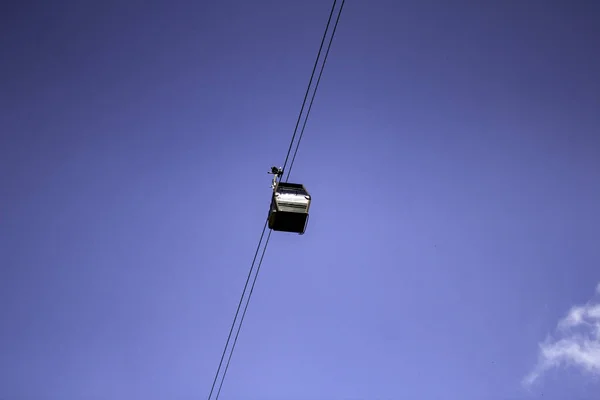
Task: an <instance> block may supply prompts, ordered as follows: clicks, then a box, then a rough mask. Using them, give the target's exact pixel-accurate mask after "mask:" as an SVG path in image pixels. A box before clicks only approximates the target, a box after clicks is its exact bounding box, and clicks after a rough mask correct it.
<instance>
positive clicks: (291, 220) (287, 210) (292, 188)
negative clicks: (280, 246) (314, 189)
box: [269, 182, 310, 235]
mask: <svg viewBox="0 0 600 400" xmlns="http://www.w3.org/2000/svg"><path fill="white" fill-rule="evenodd" d="M309 208H310V195H309V194H308V192H307V191H306V189H305V188H304V186H303V185H301V184H298V183H283V182H278V183H277V185H276V186H275V189H274V190H273V197H272V198H271V210H270V212H269V228H270V229H273V230H274V231H281V232H294V233H299V234H301V235H302V234H303V233H304V231H305V230H306V225H307V223H308V209H309Z"/></svg>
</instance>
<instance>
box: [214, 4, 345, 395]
mask: <svg viewBox="0 0 600 400" xmlns="http://www.w3.org/2000/svg"><path fill="white" fill-rule="evenodd" d="M336 2H337V0H334V2H333V6H332V8H331V12H330V13H329V18H328V20H327V26H326V27H325V32H324V34H323V38H322V40H321V45H320V46H319V52H318V54H317V59H316V60H315V65H314V67H313V70H312V73H311V77H310V81H309V83H308V88H307V89H306V93H305V95H304V100H303V102H302V108H301V109H300V114H299V115H298V120H297V122H296V127H295V128H294V134H293V135H292V139H291V141H290V146H289V149H288V152H287V155H286V158H285V163H284V166H283V168H282V171H283V170H285V167H286V165H287V162H288V159H289V156H290V153H291V150H292V147H293V144H294V139H295V137H296V133H297V130H298V126H299V125H300V120H301V117H302V113H303V111H304V107H305V105H306V100H307V98H308V93H309V91H310V87H311V84H312V81H313V79H314V75H315V71H316V68H317V65H318V61H319V58H320V56H321V51H322V49H323V44H324V42H325V39H326V37H327V32H328V31H329V25H330V23H331V18H332V16H333V12H334V10H335V5H336ZM344 3H345V0H342V4H341V6H340V10H339V13H338V16H337V19H336V22H335V26H334V28H333V33H332V35H331V38H330V40H329V44H328V46H327V51H326V54H325V58H324V61H323V64H322V65H321V70H320V72H319V77H318V79H317V83H316V85H315V90H314V92H313V95H312V98H311V101H310V105H309V108H308V111H307V114H306V117H305V120H304V124H303V126H302V130H301V133H300V136H299V140H298V143H297V145H296V150H295V151H294V156H293V159H292V163H291V164H290V171H291V168H292V166H293V163H294V160H295V158H296V154H297V152H298V147H299V145H300V140H301V139H302V135H303V133H304V128H305V127H306V122H307V120H308V115H309V113H310V109H311V108H312V104H313V101H314V98H315V94H316V90H317V88H318V85H319V82H320V80H321V76H322V74H323V69H324V67H325V62H326V61H327V55H328V54H329V50H330V48H331V43H332V41H333V37H334V35H335V30H336V28H337V25H338V22H339V19H340V15H341V12H342V9H343V7H344ZM289 175H290V172H288V175H287V176H288V178H289ZM267 224H268V219H267V221H265V225H264V227H263V230H262V233H261V235H260V240H259V242H258V246H257V248H256V252H255V254H254V258H253V260H252V264H251V266H250V271H249V272H248V277H247V278H246V283H245V284H244V289H243V291H242V295H241V297H240V301H239V303H238V306H237V310H236V312H235V316H234V319H233V322H232V324H231V328H230V330H229V335H228V336H227V341H226V343H225V348H224V349H223V353H222V355H221V359H220V361H219V367H218V368H217V372H216V373H215V378H214V380H213V383H212V386H211V389H210V393H209V395H208V400H210V399H211V397H212V394H213V392H214V389H215V385H216V382H217V379H218V377H219V372H220V371H221V367H222V365H223V361H224V359H225V354H226V353H227V347H228V346H229V341H230V340H231V335H232V333H233V329H234V327H235V323H236V321H237V317H238V315H239V311H240V308H241V305H242V302H243V300H244V297H245V295H246V290H247V288H248V283H249V282H250V278H251V276H252V272H253V270H254V265H255V264H256V258H257V256H258V253H259V251H260V248H261V244H262V240H263V237H264V234H265V231H266V228H267ZM272 232H273V231H272V230H270V231H269V234H268V235H267V239H266V241H265V245H264V247H263V250H262V254H261V257H260V260H259V262H258V266H257V269H256V273H255V275H254V279H253V280H252V285H251V286H250V293H249V295H248V299H247V300H246V305H245V306H244V311H243V312H242V316H241V319H240V323H239V325H238V328H237V332H236V335H235V338H234V341H233V345H232V349H231V351H230V353H229V357H228V359H227V363H226V365H225V370H224V372H223V375H222V377H221V382H220V384H219V389H218V391H217V394H216V397H215V400H217V399H218V398H219V395H220V393H221V389H222V387H223V382H224V381H225V376H226V375H227V371H228V369H229V364H230V362H231V357H232V356H233V350H234V349H235V345H236V343H237V339H238V336H239V334H240V330H241V328H242V324H243V322H244V318H245V316H246V311H247V309H248V305H249V304H250V298H251V297H252V293H253V291H254V286H255V284H256V280H257V278H258V274H259V272H260V267H261V265H262V262H263V258H264V256H265V252H266V250H267V246H268V244H269V239H270V238H271V233H272Z"/></svg>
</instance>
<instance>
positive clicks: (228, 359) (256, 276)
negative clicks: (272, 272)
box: [215, 230, 273, 400]
mask: <svg viewBox="0 0 600 400" xmlns="http://www.w3.org/2000/svg"><path fill="white" fill-rule="evenodd" d="M272 232H273V231H272V230H270V231H269V234H268V235H267V240H266V241H265V247H263V251H262V254H261V256H260V260H259V261H258V267H257V268H256V274H254V280H253V281H252V286H250V293H249V294H248V301H246V305H245V306H244V312H242V317H241V318H240V324H239V326H238V330H237V332H236V334H235V338H234V339H233V345H232V346H231V351H230V352H229V357H228V358H227V363H226V364H225V371H223V377H222V378H221V383H220V384H219V390H218V391H217V396H216V397H215V400H217V399H218V398H219V395H220V394H221V388H222V387H223V382H224V381H225V376H226V375H227V370H229V363H230V362H231V356H233V351H234V350H235V345H236V344H237V340H238V336H239V335H240V330H241V329H242V324H243V323H244V318H245V317H246V311H247V310H248V305H249V304H250V297H252V292H254V285H255V284H256V279H257V278H258V273H259V272H260V266H261V265H262V262H263V258H264V257H265V252H266V251H267V246H268V245H269V239H271V233H272Z"/></svg>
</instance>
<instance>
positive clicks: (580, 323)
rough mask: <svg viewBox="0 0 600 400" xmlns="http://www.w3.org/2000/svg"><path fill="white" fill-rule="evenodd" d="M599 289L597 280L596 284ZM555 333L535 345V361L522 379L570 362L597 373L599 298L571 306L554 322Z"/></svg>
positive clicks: (534, 377) (599, 371)
mask: <svg viewBox="0 0 600 400" xmlns="http://www.w3.org/2000/svg"><path fill="white" fill-rule="evenodd" d="M596 292H597V293H600V283H599V284H598V286H597V287H596ZM557 328H558V329H557V330H556V334H555V337H548V338H547V339H546V340H545V341H544V342H542V343H540V345H539V347H540V348H539V355H538V363H537V365H536V366H535V368H534V369H533V371H532V372H531V373H530V374H529V375H527V376H526V377H525V379H523V384H524V385H525V386H530V385H531V384H533V383H534V382H535V381H536V380H538V379H539V378H540V377H541V376H542V375H543V374H544V373H545V372H546V371H547V370H549V369H551V368H556V367H560V366H570V367H575V368H578V369H580V370H581V371H583V372H586V373H589V374H592V375H594V376H597V377H600V302H596V303H593V302H592V303H588V304H585V305H582V306H575V307H572V308H571V310H569V312H568V313H567V315H566V316H565V317H564V318H563V319H561V320H560V321H559V322H558V327H557Z"/></svg>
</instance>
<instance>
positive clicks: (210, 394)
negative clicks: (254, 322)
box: [208, 220, 271, 400]
mask: <svg viewBox="0 0 600 400" xmlns="http://www.w3.org/2000/svg"><path fill="white" fill-rule="evenodd" d="M267 223H268V220H266V221H265V226H264V227H263V230H262V233H261V234H260V240H259V241H258V246H257V247H256V252H255V253H254V259H253V260H252V265H251V266H250V271H248V277H247V278H246V283H245V284H244V290H242V296H241V297H240V301H239V303H238V306H237V310H236V311H235V316H234V317H233V322H232V323H231V328H230V329H229V335H228V336H227V341H226V342H225V348H224V349H223V354H222V355H221V361H219V367H218V368H217V372H216V373H215V378H214V380H213V383H212V386H211V388H210V393H209V394H208V400H210V398H211V397H212V394H213V391H214V389H215V385H216V383H217V378H218V377H219V372H220V371H221V366H222V364H223V360H224V359H225V353H226V352H227V347H228V346H229V340H231V334H232V333H233V328H234V327H235V322H236V321H237V317H238V314H239V312H240V308H241V306H242V302H243V300H244V296H245V295H246V289H247V288H248V283H249V282H250V278H251V276H252V271H253V269H254V263H255V262H256V257H257V256H258V252H259V251H260V245H261V243H262V240H263V237H264V236H265V231H266V230H267ZM269 236H271V232H269ZM261 259H262V257H261ZM252 286H254V284H253V285H252ZM244 313H245V309H244ZM238 331H239V330H238ZM236 337H237V334H236Z"/></svg>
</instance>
